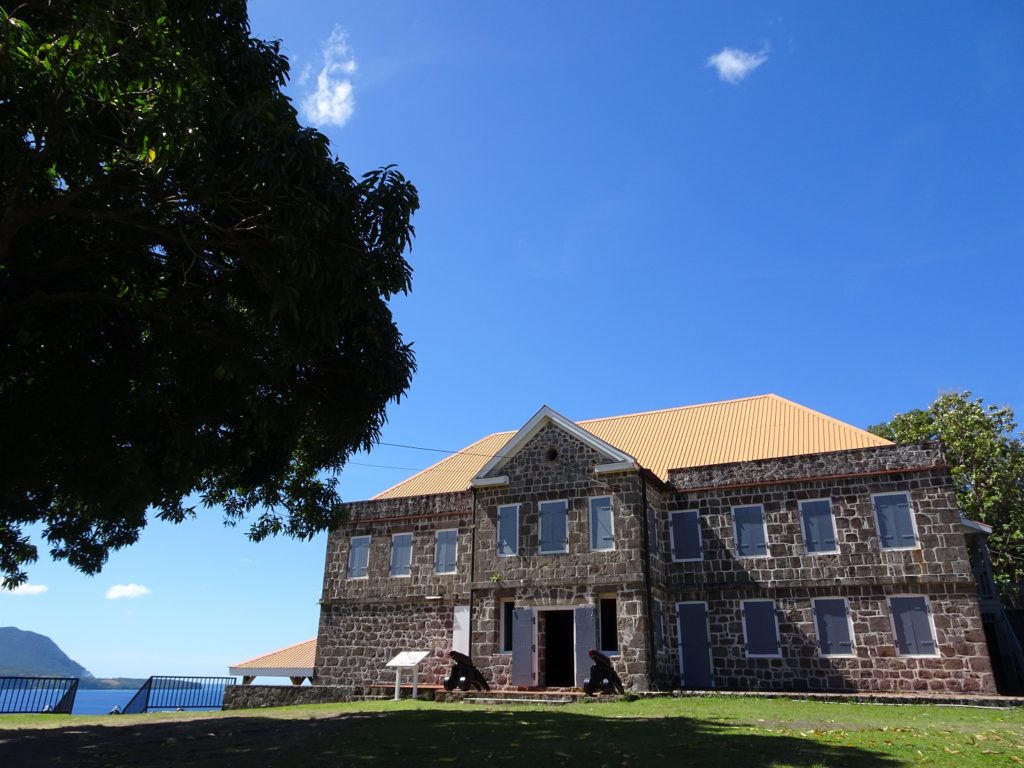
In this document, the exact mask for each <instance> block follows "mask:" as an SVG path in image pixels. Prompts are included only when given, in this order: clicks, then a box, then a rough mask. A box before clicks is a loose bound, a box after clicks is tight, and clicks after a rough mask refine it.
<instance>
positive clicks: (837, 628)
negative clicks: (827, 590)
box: [811, 597, 853, 656]
mask: <svg viewBox="0 0 1024 768" xmlns="http://www.w3.org/2000/svg"><path fill="white" fill-rule="evenodd" d="M811 612H812V613H813V614H814V628H815V630H816V631H817V633H818V650H819V651H820V652H821V655H822V656H852V655H853V628H852V627H851V626H850V609H849V606H848V605H847V604H846V600H844V599H843V598H841V597H826V598H820V599H818V600H812V601H811Z"/></svg>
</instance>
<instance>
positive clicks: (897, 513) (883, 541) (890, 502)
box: [871, 493, 917, 549]
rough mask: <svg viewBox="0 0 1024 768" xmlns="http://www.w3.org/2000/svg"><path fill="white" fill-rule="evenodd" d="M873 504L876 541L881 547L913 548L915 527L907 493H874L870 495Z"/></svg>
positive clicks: (915, 541) (915, 543)
mask: <svg viewBox="0 0 1024 768" xmlns="http://www.w3.org/2000/svg"><path fill="white" fill-rule="evenodd" d="M871 501H872V503H873V504H874V506H875V522H876V523H877V526H878V541H879V544H880V545H881V547H882V549H915V548H916V547H917V528H916V526H915V525H914V512H913V510H912V509H911V508H910V495H909V494H907V493H876V494H873V495H872V496H871Z"/></svg>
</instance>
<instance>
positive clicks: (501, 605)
mask: <svg viewBox="0 0 1024 768" xmlns="http://www.w3.org/2000/svg"><path fill="white" fill-rule="evenodd" d="M516 506H518V504H517V505H516ZM508 603H512V607H513V608H515V604H516V599H515V598H514V597H502V598H499V599H498V653H499V654H500V655H502V656H511V655H512V649H511V648H508V649H506V648H503V647H502V646H503V645H504V643H505V605H506V604H508Z"/></svg>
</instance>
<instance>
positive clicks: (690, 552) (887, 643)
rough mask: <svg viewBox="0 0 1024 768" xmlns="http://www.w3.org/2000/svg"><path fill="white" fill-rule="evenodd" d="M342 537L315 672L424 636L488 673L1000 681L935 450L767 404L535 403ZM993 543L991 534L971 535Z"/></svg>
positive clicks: (383, 497)
mask: <svg viewBox="0 0 1024 768" xmlns="http://www.w3.org/2000/svg"><path fill="white" fill-rule="evenodd" d="M347 511H348V514H349V519H348V522H347V523H346V524H345V525H344V526H343V527H342V528H340V529H338V530H336V531H333V532H332V533H331V535H330V537H329V540H328V546H327V558H326V565H325V573H324V588H323V595H322V599H321V617H320V627H319V634H318V639H317V657H316V665H315V666H316V675H317V677H316V682H317V683H319V684H324V685H334V686H342V687H346V688H350V689H351V690H353V691H354V692H358V691H361V690H364V689H366V688H367V687H368V686H369V685H371V684H374V683H380V682H382V681H385V680H387V679H388V678H389V675H388V673H386V672H385V670H384V664H385V663H386V662H387V660H388V659H389V658H391V657H392V656H393V655H395V654H396V653H398V652H400V651H403V650H425V651H430V652H431V655H430V656H429V657H428V660H427V662H426V665H425V666H426V676H427V677H428V678H429V679H431V680H432V681H433V682H438V681H439V680H440V679H441V678H442V677H443V676H444V675H445V674H446V672H447V670H448V668H449V662H448V657H447V653H448V651H450V650H452V649H455V650H460V651H462V652H466V653H469V654H470V655H471V656H472V657H473V659H474V661H475V662H476V664H477V666H478V667H479V668H480V669H481V670H482V671H483V673H484V675H485V677H487V678H488V680H490V682H491V685H492V686H496V687H499V688H501V687H524V686H525V687H536V686H540V687H545V686H548V687H563V686H566V687H569V686H579V685H581V684H582V682H583V680H584V679H585V678H586V677H587V675H588V673H589V669H590V662H589V659H588V657H587V652H588V651H589V650H590V649H591V648H598V649H600V650H602V651H604V652H606V653H607V654H608V655H610V656H612V658H613V659H614V661H615V664H616V668H617V669H618V672H619V674H620V675H621V676H622V678H623V681H624V682H625V684H626V685H627V687H630V688H632V689H634V690H646V689H669V688H676V687H684V688H721V689H777V690H857V691H950V692H994V691H995V683H994V680H993V676H992V667H991V664H990V661H989V655H988V649H987V647H986V643H985V634H984V628H983V625H982V617H981V613H980V611H979V603H978V592H977V586H976V582H975V578H974V575H973V574H972V569H971V563H970V560H969V555H968V549H967V545H966V542H965V534H984V533H986V532H987V529H986V527H985V526H983V525H981V524H979V523H975V522H972V521H969V520H967V519H965V518H964V517H963V516H962V515H961V514H960V512H959V511H958V510H957V508H956V503H955V498H954V489H953V487H952V484H951V480H950V475H949V470H948V468H947V466H946V465H945V463H944V458H943V455H942V452H941V449H940V448H939V447H938V446H936V445H933V444H917V445H893V444H891V443H889V442H887V441H885V440H883V439H881V438H879V437H876V436H874V435H871V434H870V433H867V432H865V431H863V430H860V429H857V428H855V427H852V426H850V425H847V424H843V423H842V422H839V421H836V420H834V419H831V418H829V417H827V416H824V415H823V414H820V413H817V412H815V411H812V410H810V409H807V408H804V407H803V406H800V405H797V404H796V403H793V402H790V401H788V400H785V399H783V398H780V397H778V396H775V395H764V396H760V397H752V398H745V399H741V400H732V401H726V402H721V403H710V404H706V405H698V406H688V407H683V408H674V409H668V410H664V411H654V412H650V413H641V414H634V415H630V416H621V417H613V418H607V419H595V420H591V421H581V422H579V423H576V422H573V421H570V420H569V419H567V418H565V417H564V416H562V415H560V414H558V413H556V412H555V411H553V410H552V409H550V408H548V407H544V408H541V410H540V411H538V412H537V413H536V414H535V415H534V416H533V418H531V419H530V420H529V421H528V422H527V423H526V424H525V425H524V426H523V427H522V428H521V429H520V430H518V431H517V432H514V433H513V432H503V433H497V434H494V435H490V436H489V437H486V438H484V439H482V440H480V441H478V442H477V443H474V444H473V445H471V446H469V447H468V448H466V449H465V450H463V451H461V452H459V453H457V454H454V455H453V456H450V457H449V458H446V459H445V460H443V461H441V462H439V463H438V464H436V465H434V466H433V467H430V468H428V469H426V470H424V471H422V472H420V473H419V474H417V475H415V476H413V477H411V478H409V479H408V480H406V481H405V482H403V483H400V484H399V485H397V486H395V487H393V488H391V489H389V490H387V491H385V492H383V493H381V494H379V495H378V496H377V497H375V498H374V499H372V500H369V501H365V502H357V503H353V504H349V505H347ZM975 538H981V536H980V535H979V536H975Z"/></svg>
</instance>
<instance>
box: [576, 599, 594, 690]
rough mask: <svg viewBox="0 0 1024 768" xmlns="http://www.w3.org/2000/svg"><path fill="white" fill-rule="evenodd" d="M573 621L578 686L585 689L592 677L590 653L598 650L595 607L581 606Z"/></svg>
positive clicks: (577, 609)
mask: <svg viewBox="0 0 1024 768" xmlns="http://www.w3.org/2000/svg"><path fill="white" fill-rule="evenodd" d="M573 620H574V622H575V629H576V685H577V687H579V688H582V687H583V682H584V681H585V680H586V679H587V678H588V677H590V666H591V664H592V662H591V661H590V651H591V649H592V648H597V617H596V616H595V614H594V606H592V605H581V606H579V607H578V608H575V609H573Z"/></svg>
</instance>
